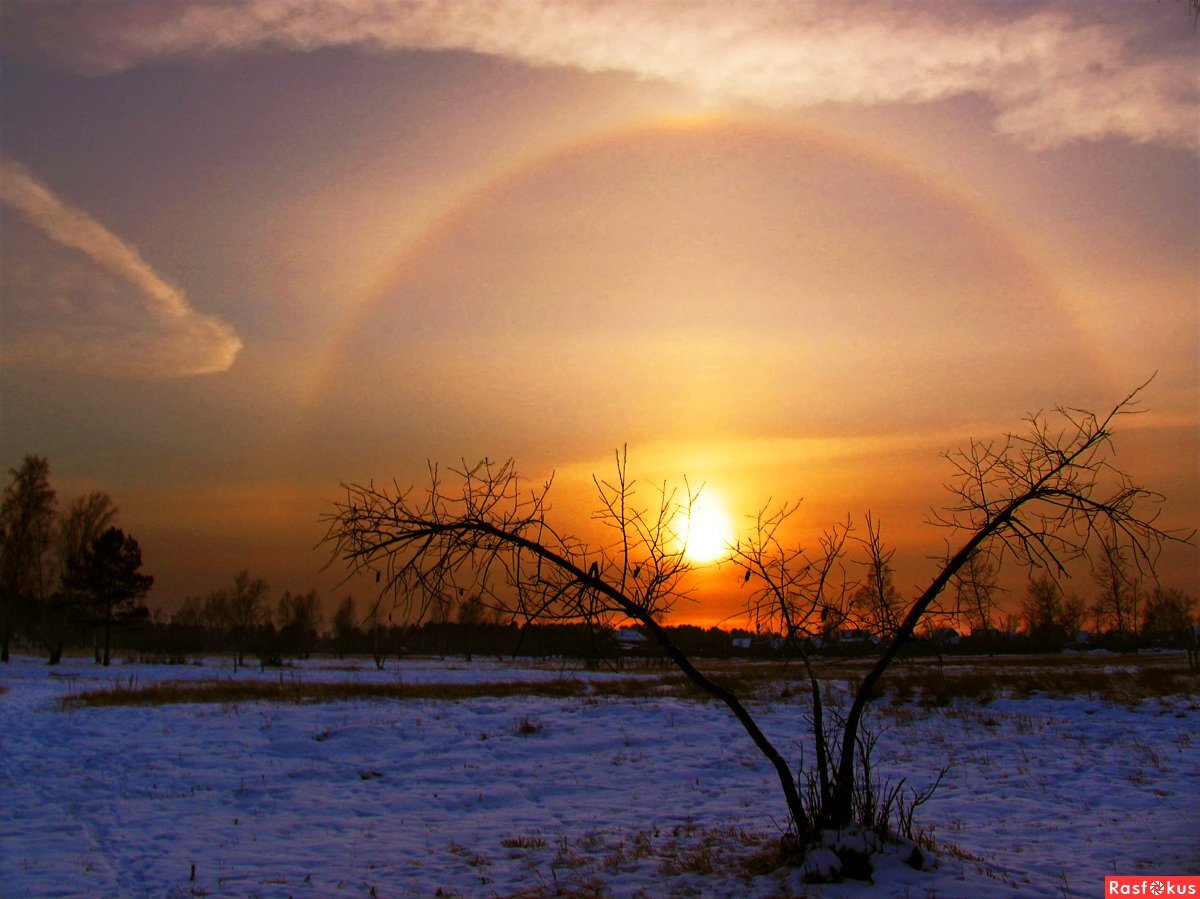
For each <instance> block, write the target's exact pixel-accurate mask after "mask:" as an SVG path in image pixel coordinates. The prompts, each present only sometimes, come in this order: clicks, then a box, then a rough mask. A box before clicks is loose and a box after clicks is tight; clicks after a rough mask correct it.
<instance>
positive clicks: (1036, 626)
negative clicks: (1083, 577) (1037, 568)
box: [1021, 573, 1066, 644]
mask: <svg viewBox="0 0 1200 899" xmlns="http://www.w3.org/2000/svg"><path fill="white" fill-rule="evenodd" d="M1021 619H1022V621H1023V622H1024V624H1025V632H1026V633H1027V634H1028V635H1029V636H1030V637H1031V638H1033V639H1034V640H1036V641H1038V642H1040V643H1053V644H1061V643H1062V641H1063V639H1064V638H1065V637H1066V629H1065V628H1064V626H1063V592H1062V587H1061V586H1059V583H1058V581H1056V580H1055V579H1054V578H1052V577H1051V576H1050V575H1048V574H1046V573H1042V574H1039V575H1038V576H1037V577H1035V578H1033V579H1031V580H1030V581H1029V586H1028V588H1027V589H1026V591H1025V597H1024V599H1022V600H1021Z"/></svg>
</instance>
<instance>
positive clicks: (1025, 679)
mask: <svg viewBox="0 0 1200 899" xmlns="http://www.w3.org/2000/svg"><path fill="white" fill-rule="evenodd" d="M879 693H880V695H881V696H882V697H883V698H886V699H887V700H888V701H890V702H892V703H897V704H903V703H908V702H915V703H917V704H919V705H923V706H944V705H948V704H950V703H951V702H953V701H954V700H957V699H967V700H972V701H975V702H978V703H988V702H991V701H992V700H994V699H999V698H1009V699H1028V698H1030V697H1031V696H1034V695H1044V696H1051V697H1073V696H1081V697H1088V698H1095V699H1101V700H1106V701H1108V702H1118V703H1126V704H1128V703H1137V702H1141V701H1143V700H1146V699H1156V698H1161V697H1166V696H1191V697H1195V696H1197V695H1198V694H1200V678H1197V676H1196V674H1195V673H1193V672H1190V671H1188V669H1187V667H1186V666H1185V665H1184V664H1183V663H1182V662H1181V661H1179V660H1176V659H1172V658H1170V657H1165V658H1164V657H1154V656H1132V657H1120V658H1117V659H1114V658H1113V657H1107V658H1106V659H1095V660H1093V659H1088V658H1086V657H1084V658H1070V657H1068V658H1066V659H1061V658H1052V659H1045V660H1043V659H1037V660H1031V659H1029V658H1024V659H1021V660H1020V661H1015V660H1007V659H1006V660H996V659H987V660H976V661H973V662H971V663H970V664H946V665H938V664H937V663H931V662H924V663H921V664H906V665H901V666H897V667H894V668H893V669H891V670H890V671H888V673H887V674H886V675H884V678H883V681H882V682H881V683H880V687H879Z"/></svg>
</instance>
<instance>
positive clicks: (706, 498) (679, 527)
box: [675, 488, 734, 565]
mask: <svg viewBox="0 0 1200 899" xmlns="http://www.w3.org/2000/svg"><path fill="white" fill-rule="evenodd" d="M675 529H676V531H677V532H678V533H679V540H680V543H681V544H682V547H683V554H684V556H686V557H687V559H688V561H690V562H693V563H695V564H696V565H709V564H712V563H713V562H717V561H720V560H721V559H724V558H728V557H729V555H730V549H731V546H732V544H733V541H734V534H733V523H732V521H731V520H730V518H729V513H727V512H726V511H725V507H724V505H723V504H722V503H721V500H720V497H718V496H717V495H716V494H714V493H713V492H712V491H711V490H709V489H707V488H706V489H704V490H703V491H702V492H701V493H700V495H699V496H698V497H697V498H696V501H695V502H693V503H692V504H691V507H690V508H688V509H681V510H680V512H679V515H678V516H677V517H676V525H675Z"/></svg>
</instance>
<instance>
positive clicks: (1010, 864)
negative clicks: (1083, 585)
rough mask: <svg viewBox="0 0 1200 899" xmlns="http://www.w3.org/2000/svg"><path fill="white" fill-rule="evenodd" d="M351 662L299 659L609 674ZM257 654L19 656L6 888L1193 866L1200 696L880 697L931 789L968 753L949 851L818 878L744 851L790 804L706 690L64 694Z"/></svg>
mask: <svg viewBox="0 0 1200 899" xmlns="http://www.w3.org/2000/svg"><path fill="white" fill-rule="evenodd" d="M346 669H347V666H345V665H340V666H338V665H334V664H333V663H332V662H313V663H306V664H304V665H302V666H298V667H296V668H293V669H289V670H287V671H286V672H285V673H284V674H283V675H282V676H283V677H285V678H304V679H312V680H318V681H327V680H332V679H353V680H357V681H361V682H364V683H366V682H371V681H375V680H384V681H391V680H396V679H400V680H402V681H403V682H405V683H418V682H429V683H442V682H463V681H466V682H473V683H477V682H483V681H489V680H496V681H512V680H517V679H535V678H549V679H553V678H558V677H562V676H568V677H579V678H587V677H589V675H586V674H583V673H579V672H570V671H568V672H566V673H565V674H564V673H563V672H562V671H561V670H560V669H558V668H554V667H545V666H534V665H522V664H520V663H516V664H501V663H498V662H495V661H477V662H474V663H471V664H466V663H463V662H461V661H453V660H451V661H446V662H439V661H409V660H405V661H402V662H399V663H395V662H393V663H390V664H389V666H388V668H387V669H386V670H385V671H383V672H377V671H375V670H374V668H373V666H371V665H370V663H369V661H367V662H362V663H361V665H360V666H359V667H357V668H356V669H355V670H346ZM613 676H615V675H599V674H597V675H590V677H593V678H602V677H613ZM625 676H634V675H625ZM262 677H265V678H268V679H278V678H280V677H281V674H280V673H279V672H268V673H266V674H260V673H258V672H257V671H254V670H242V671H239V672H237V673H236V674H234V672H233V670H232V668H230V667H229V665H228V662H227V661H222V660H216V661H213V662H211V663H209V664H208V665H206V666H204V667H198V666H183V667H165V666H163V667H157V666H148V665H120V664H118V665H114V666H113V667H112V668H109V669H107V670H105V669H100V668H98V667H96V666H94V665H92V664H91V663H90V662H82V661H71V662H67V663H64V664H63V665H61V666H59V668H57V669H53V668H48V667H47V666H45V665H44V664H42V663H41V661H40V660H37V659H33V658H20V657H18V658H16V659H15V660H14V662H13V663H12V664H10V665H8V666H2V667H0V688H3V690H4V692H3V693H0V895H2V896H4V897H24V896H36V897H50V896H121V897H126V896H129V897H141V896H153V897H159V896H264V897H285V896H379V897H391V896H436V895H463V896H492V895H498V896H509V895H513V894H521V895H527V896H539V895H555V894H556V893H555V891H556V890H558V889H561V890H562V891H563V893H562V894H564V895H612V896H637V895H645V896H671V895H679V896H785V895H803V894H805V889H807V891H808V893H807V894H808V895H814V896H858V895H873V896H913V897H926V896H935V895H936V896H942V897H950V896H971V897H986V896H1014V895H1020V896H1042V895H1044V896H1099V895H1101V893H1102V887H1103V878H1104V875H1105V874H1113V873H1122V874H1135V873H1137V874H1142V873H1177V874H1179V873H1192V874H1195V873H1200V814H1198V813H1197V804H1198V803H1197V800H1198V799H1200V726H1198V725H1200V707H1198V706H1197V703H1196V702H1195V701H1194V700H1176V701H1165V700H1153V701H1148V702H1145V703H1143V704H1141V705H1139V706H1137V707H1128V706H1120V705H1114V704H1110V703H1106V702H1102V701H1099V700H1092V699H1086V698H1075V699H1050V698H1034V699H1028V700H997V701H995V702H992V703H989V704H988V705H985V706H980V705H978V704H975V703H973V702H967V701H962V702H959V703H957V704H953V705H951V706H949V707H947V708H943V709H934V710H928V709H923V708H918V707H916V706H902V707H896V708H890V709H887V708H884V707H881V708H880V709H878V710H877V711H876V713H875V715H874V726H875V728H876V729H877V730H881V731H882V732H883V733H882V736H881V739H880V743H879V750H878V758H877V767H878V769H879V773H880V774H882V775H884V776H893V777H900V776H905V777H909V778H910V782H911V783H912V784H913V785H914V786H917V787H923V786H926V785H928V784H929V783H930V782H931V781H932V779H933V778H934V777H936V773H937V768H939V767H940V766H941V765H942V764H948V765H949V766H950V769H949V772H948V773H947V775H946V777H945V779H944V780H943V782H942V786H941V788H940V789H939V790H938V792H937V793H936V794H935V796H934V798H933V799H932V800H930V801H929V802H928V803H927V804H926V805H925V806H923V807H922V808H921V809H920V810H919V812H918V815H919V817H920V820H921V821H922V822H924V823H926V824H928V825H931V826H933V828H934V835H935V839H936V840H938V841H939V843H940V844H941V845H942V847H944V848H943V851H942V852H941V853H940V855H939V856H938V861H939V865H938V867H937V868H936V869H935V870H933V871H931V872H923V873H922V872H916V871H912V870H911V869H909V868H907V867H905V866H904V865H902V864H901V863H900V862H899V861H896V860H892V861H890V862H885V863H884V864H882V865H881V866H880V868H879V869H878V870H877V878H876V880H877V883H876V885H875V886H874V887H867V886H865V885H863V884H861V883H847V884H840V885H830V886H820V887H807V888H805V887H804V886H803V885H802V884H800V883H799V880H798V877H797V876H796V875H792V876H790V877H789V876H788V875H787V874H786V872H776V873H769V874H761V873H760V874H758V875H757V876H752V874H751V873H750V872H748V871H747V869H746V866H745V864H744V862H745V860H746V859H749V858H751V857H752V856H754V855H755V854H756V853H757V852H759V851H760V847H761V846H763V845H765V844H766V843H768V842H769V841H773V840H775V839H776V838H777V836H778V828H777V824H776V820H777V818H778V816H779V815H781V814H782V802H781V799H780V796H779V790H778V786H777V782H776V781H775V779H774V775H773V772H772V771H771V770H770V768H769V766H768V765H767V764H766V762H765V761H764V760H763V759H762V758H761V757H760V756H759V755H758V754H757V752H756V751H755V750H754V748H753V746H752V745H751V743H750V741H749V739H748V738H747V737H746V736H745V735H744V733H743V732H742V731H741V730H740V728H739V727H738V725H737V723H736V722H735V721H734V720H733V719H732V717H731V716H730V715H729V714H728V713H727V712H726V711H725V710H724V709H723V708H721V707H719V706H717V705H715V704H713V703H708V702H695V701H688V700H683V699H678V698H670V697H661V698H649V699H619V698H614V697H611V696H603V695H597V696H594V697H593V696H584V697H576V698H567V699H552V698H538V697H515V698H503V699H496V698H491V699H471V700H465V701H459V702H448V701H435V700H410V701H404V702H398V701H386V700H373V701H366V700H360V701H351V702H337V703H326V704H311V705H294V704H272V703H262V702H246V703H239V704H236V705H221V704H210V705H167V706H159V707H110V708H88V707H69V708H67V709H62V708H60V707H59V706H58V702H57V701H58V700H60V699H61V698H63V697H66V696H68V695H71V694H77V693H79V692H81V691H84V690H89V689H95V688H97V687H98V686H103V685H104V684H106V683H123V684H128V683H130V682H136V683H137V684H139V685H144V684H148V683H151V682H153V681H155V680H159V679H163V680H167V679H169V680H178V679H181V678H194V679H214V678H216V679H221V678H237V679H249V678H262ZM793 702H794V701H778V702H773V703H770V704H755V705H754V707H753V708H754V711H755V713H756V714H757V715H758V716H759V718H760V721H761V723H762V724H763V726H764V729H765V730H766V731H767V732H768V734H769V735H770V736H771V737H772V738H773V739H775V740H776V741H777V745H780V746H786V747H789V749H790V750H791V751H792V752H793V753H794V757H798V756H799V753H800V752H801V751H805V752H806V756H807V757H809V758H811V757H812V756H811V750H810V749H806V748H805V746H804V724H803V713H804V709H803V707H802V706H800V705H796V704H793ZM793 735H794V739H793Z"/></svg>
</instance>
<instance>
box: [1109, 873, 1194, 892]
mask: <svg viewBox="0 0 1200 899" xmlns="http://www.w3.org/2000/svg"><path fill="white" fill-rule="evenodd" d="M1104 895H1105V896H1200V877H1191V876H1187V875H1179V874H1154V875H1127V876H1123V877H1105V878H1104Z"/></svg>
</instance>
